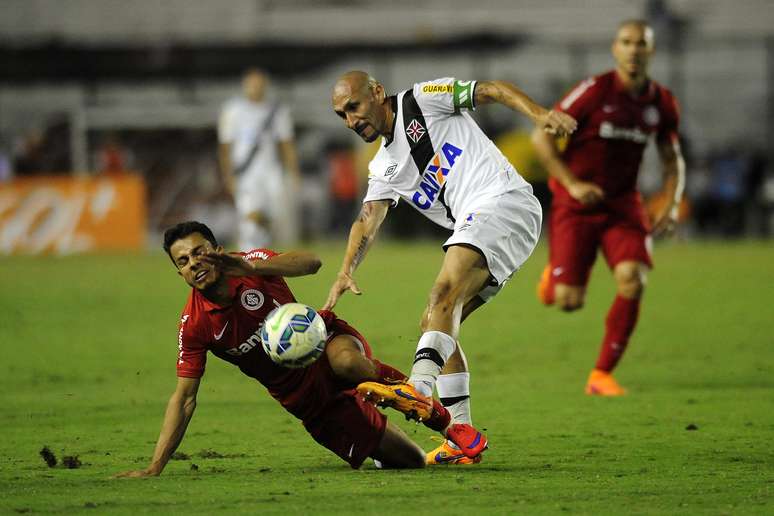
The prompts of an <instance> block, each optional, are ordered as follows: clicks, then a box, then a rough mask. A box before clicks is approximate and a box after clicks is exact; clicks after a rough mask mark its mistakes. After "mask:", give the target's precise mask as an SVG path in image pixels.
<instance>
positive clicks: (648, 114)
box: [642, 106, 661, 125]
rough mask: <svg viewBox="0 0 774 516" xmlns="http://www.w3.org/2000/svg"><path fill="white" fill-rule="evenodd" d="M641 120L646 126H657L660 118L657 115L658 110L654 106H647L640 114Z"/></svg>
mask: <svg viewBox="0 0 774 516" xmlns="http://www.w3.org/2000/svg"><path fill="white" fill-rule="evenodd" d="M642 119H643V120H645V123H646V124H648V125H658V122H659V120H660V119H661V117H660V116H659V114H658V109H656V107H655V106H648V107H646V108H645V111H643V112H642Z"/></svg>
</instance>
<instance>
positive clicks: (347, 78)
mask: <svg viewBox="0 0 774 516" xmlns="http://www.w3.org/2000/svg"><path fill="white" fill-rule="evenodd" d="M378 84H379V83H378V82H376V79H374V78H373V77H371V76H370V75H368V74H367V73H366V72H362V71H360V70H352V71H349V72H347V73H345V74H342V76H341V77H339V79H338V80H337V81H336V84H335V85H334V86H333V96H334V97H335V96H336V95H337V94H344V95H352V94H356V93H359V94H365V93H367V92H368V90H369V89H370V90H373V89H374V88H376V86H377V85H378Z"/></svg>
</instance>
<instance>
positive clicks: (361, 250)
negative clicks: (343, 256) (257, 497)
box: [352, 236, 368, 267]
mask: <svg viewBox="0 0 774 516" xmlns="http://www.w3.org/2000/svg"><path fill="white" fill-rule="evenodd" d="M366 249H368V237H367V236H364V237H363V238H361V239H360V243H359V244H358V245H357V251H355V256H354V257H353V258H352V266H353V267H357V266H358V265H360V262H362V261H363V258H365V254H366Z"/></svg>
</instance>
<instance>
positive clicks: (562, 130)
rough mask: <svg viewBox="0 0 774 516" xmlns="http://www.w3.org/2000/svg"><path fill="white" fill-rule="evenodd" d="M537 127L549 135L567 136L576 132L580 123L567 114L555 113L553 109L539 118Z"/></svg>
mask: <svg viewBox="0 0 774 516" xmlns="http://www.w3.org/2000/svg"><path fill="white" fill-rule="evenodd" d="M537 125H538V127H540V128H541V129H543V130H544V131H545V132H547V133H549V134H555V135H556V136H566V135H569V134H572V133H574V132H575V129H576V128H577V127H578V122H576V121H575V119H574V118H573V117H571V116H570V115H568V114H567V113H562V112H561V111H554V110H553V109H552V110H550V111H546V112H545V114H543V115H542V116H540V117H538V120H537Z"/></svg>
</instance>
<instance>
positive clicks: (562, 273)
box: [548, 195, 653, 286]
mask: <svg viewBox="0 0 774 516" xmlns="http://www.w3.org/2000/svg"><path fill="white" fill-rule="evenodd" d="M548 230H549V250H550V252H549V262H550V264H551V268H552V270H551V274H552V275H553V278H552V281H553V282H554V283H564V284H567V285H575V286H585V285H586V284H587V283H588V280H589V274H590V273H591V268H592V266H593V265H594V260H595V259H596V257H597V249H598V248H601V249H602V253H603V254H604V256H605V260H606V261H607V265H608V267H610V268H611V269H612V268H614V267H615V266H616V265H617V264H619V263H621V262H624V261H636V262H641V263H644V264H645V265H647V266H648V267H651V268H652V267H653V262H652V260H651V256H650V251H649V246H650V243H649V240H650V236H649V234H650V223H649V222H648V218H647V215H646V213H645V209H644V207H643V205H642V201H641V200H640V197H639V195H637V196H627V197H626V198H622V199H616V200H615V201H613V202H611V201H604V204H603V205H602V206H599V207H597V206H595V207H592V208H579V207H574V206H568V205H564V204H554V205H553V206H552V207H551V215H550V218H549V227H548Z"/></svg>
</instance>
